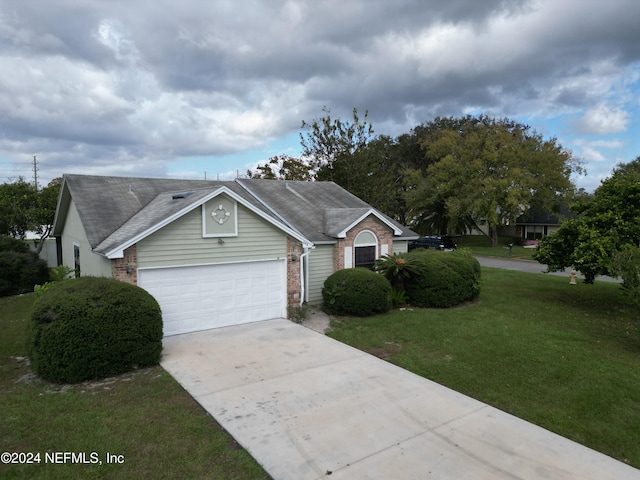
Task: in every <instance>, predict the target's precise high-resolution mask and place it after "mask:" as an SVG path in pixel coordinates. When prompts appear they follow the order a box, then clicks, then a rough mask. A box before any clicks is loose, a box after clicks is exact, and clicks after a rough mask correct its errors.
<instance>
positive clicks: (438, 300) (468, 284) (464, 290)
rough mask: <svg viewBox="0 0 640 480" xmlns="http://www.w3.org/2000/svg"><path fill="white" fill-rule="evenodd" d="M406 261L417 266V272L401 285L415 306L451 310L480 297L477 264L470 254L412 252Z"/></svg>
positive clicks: (427, 251)
mask: <svg viewBox="0 0 640 480" xmlns="http://www.w3.org/2000/svg"><path fill="white" fill-rule="evenodd" d="M406 258H407V260H410V261H412V262H416V263H418V264H419V265H420V267H419V273H418V274H416V275H413V276H412V277H411V278H410V279H408V280H407V281H405V282H404V283H405V290H406V293H407V296H408V298H409V303H410V304H412V305H415V306H416V307H425V308H429V307H437V308H446V307H452V306H454V305H458V304H460V303H462V302H465V301H468V300H473V299H474V298H476V297H477V296H478V295H479V294H480V264H479V263H478V261H477V260H476V259H475V258H473V257H472V256H470V255H466V254H459V253H449V252H436V251H431V250H415V251H413V252H410V253H408V254H406Z"/></svg>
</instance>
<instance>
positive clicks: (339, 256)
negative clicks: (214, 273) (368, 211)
mask: <svg viewBox="0 0 640 480" xmlns="http://www.w3.org/2000/svg"><path fill="white" fill-rule="evenodd" d="M363 230H370V231H372V232H373V233H374V234H375V236H376V237H377V238H378V258H379V257H380V255H381V249H382V245H388V253H389V255H391V254H392V253H393V231H391V230H390V229H389V227H388V226H386V225H385V224H384V223H382V222H381V221H380V220H378V219H377V218H376V217H374V216H373V215H369V216H368V217H367V218H365V219H364V220H362V221H361V222H360V223H358V224H357V225H356V226H355V227H353V228H352V229H351V230H349V231H348V232H347V236H346V237H345V238H339V239H338V242H337V243H336V246H335V247H334V252H333V271H334V272H336V271H338V270H342V269H343V268H344V249H345V247H351V248H352V250H351V254H352V255H353V259H352V261H351V264H352V265H354V266H355V250H354V246H353V243H354V242H355V239H356V237H357V236H358V234H359V233H360V232H362V231H363Z"/></svg>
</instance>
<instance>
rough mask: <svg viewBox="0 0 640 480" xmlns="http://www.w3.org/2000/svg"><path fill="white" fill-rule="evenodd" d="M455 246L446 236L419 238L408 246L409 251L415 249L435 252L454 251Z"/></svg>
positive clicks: (451, 239)
mask: <svg viewBox="0 0 640 480" xmlns="http://www.w3.org/2000/svg"><path fill="white" fill-rule="evenodd" d="M456 247H457V245H456V244H455V242H454V241H453V238H451V237H450V236H448V235H442V236H426V237H420V238H419V239H418V240H414V241H413V242H411V243H410V244H409V251H411V250H415V249H417V248H435V249H437V250H455V249H456Z"/></svg>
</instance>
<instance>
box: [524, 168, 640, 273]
mask: <svg viewBox="0 0 640 480" xmlns="http://www.w3.org/2000/svg"><path fill="white" fill-rule="evenodd" d="M571 210H572V211H573V212H574V213H575V215H576V217H575V218H572V219H569V220H567V221H565V222H564V223H563V224H562V225H561V226H560V228H559V229H558V231H557V232H555V233H553V234H551V235H549V236H547V237H545V238H543V239H542V241H541V242H540V244H539V246H538V250H537V252H536V254H535V257H534V258H535V259H536V260H538V261H539V262H540V263H542V264H545V265H547V266H548V269H549V271H558V270H564V269H565V268H566V267H574V268H575V269H576V270H578V271H579V272H581V273H582V274H583V275H584V277H585V282H586V283H593V281H594V280H595V277H596V276H598V275H611V276H617V275H618V274H621V273H622V271H621V266H624V263H625V262H624V261H623V262H620V258H638V256H637V255H636V254H635V252H634V251H633V249H634V248H637V247H638V245H640V157H638V158H636V159H635V160H633V161H632V162H630V163H628V164H623V165H619V166H618V167H616V168H615V169H614V171H613V174H612V175H611V177H609V178H607V179H606V180H603V181H602V183H601V184H600V186H599V187H598V188H597V189H596V190H595V192H594V194H593V195H592V196H590V197H588V198H587V199H584V200H583V201H582V202H580V203H576V204H575V205H573V206H572V208H571ZM621 252H626V254H627V257H624V256H622V257H620V253H621ZM616 257H617V258H618V260H616ZM623 278H624V275H623Z"/></svg>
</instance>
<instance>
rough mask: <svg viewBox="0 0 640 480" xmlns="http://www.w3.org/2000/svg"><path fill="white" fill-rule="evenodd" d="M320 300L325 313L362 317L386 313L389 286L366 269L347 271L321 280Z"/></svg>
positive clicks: (340, 271) (389, 305) (389, 304)
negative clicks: (322, 281)
mask: <svg viewBox="0 0 640 480" xmlns="http://www.w3.org/2000/svg"><path fill="white" fill-rule="evenodd" d="M322 299H323V301H324V310H325V311H326V312H328V313H331V314H334V315H357V316H360V317H366V316H368V315H373V314H375V313H384V312H387V311H389V308H391V284H390V283H389V281H388V280H387V279H386V278H385V277H383V276H382V275H379V274H377V273H375V272H373V271H371V270H368V269H366V268H347V269H344V270H338V271H337V272H335V273H333V274H332V275H330V276H329V277H328V278H327V279H326V280H325V282H324V287H323V288H322Z"/></svg>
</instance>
